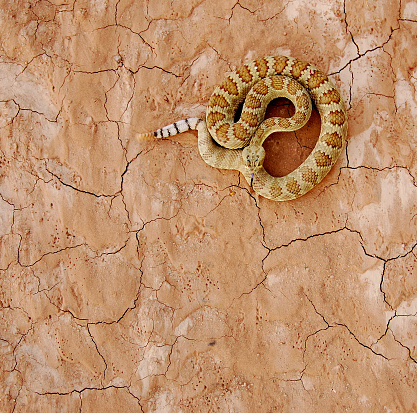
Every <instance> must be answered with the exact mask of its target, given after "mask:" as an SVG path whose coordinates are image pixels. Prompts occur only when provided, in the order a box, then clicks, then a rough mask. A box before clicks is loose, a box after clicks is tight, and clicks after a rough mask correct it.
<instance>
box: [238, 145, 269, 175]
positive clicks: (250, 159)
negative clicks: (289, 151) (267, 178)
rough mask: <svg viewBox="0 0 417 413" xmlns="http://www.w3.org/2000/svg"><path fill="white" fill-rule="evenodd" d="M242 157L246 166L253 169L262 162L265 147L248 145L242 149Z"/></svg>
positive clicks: (258, 166)
mask: <svg viewBox="0 0 417 413" xmlns="http://www.w3.org/2000/svg"><path fill="white" fill-rule="evenodd" d="M242 158H243V164H244V165H245V166H246V168H248V169H249V170H250V171H255V170H257V169H259V168H260V167H261V166H262V164H263V163H264V159H265V149H264V148H263V147H262V146H255V145H249V146H247V147H246V148H244V149H243V152H242Z"/></svg>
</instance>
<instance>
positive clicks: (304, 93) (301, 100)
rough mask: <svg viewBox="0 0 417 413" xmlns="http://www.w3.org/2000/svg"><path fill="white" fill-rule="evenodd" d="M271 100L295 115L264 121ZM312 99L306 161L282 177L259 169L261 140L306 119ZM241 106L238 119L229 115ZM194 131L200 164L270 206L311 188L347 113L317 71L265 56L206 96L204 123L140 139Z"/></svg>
mask: <svg viewBox="0 0 417 413" xmlns="http://www.w3.org/2000/svg"><path fill="white" fill-rule="evenodd" d="M277 97H285V98H287V99H289V100H290V101H291V102H292V103H293V104H294V106H295V108H296V112H295V114H294V115H293V116H292V117H291V118H280V117H275V118H268V119H264V118H265V110H266V107H267V105H268V104H269V103H270V102H271V100H273V99H275V98H277ZM311 99H312V100H313V102H314V104H315V106H316V108H317V110H318V112H319V114H320V118H321V130H320V135H319V138H318V140H317V143H316V145H315V147H314V149H313V151H312V152H311V153H310V155H309V156H308V157H307V159H306V160H305V161H304V162H303V163H302V164H301V165H300V166H299V167H298V168H296V169H295V170H294V171H292V172H291V173H289V174H288V175H286V176H283V177H273V176H271V175H270V174H269V173H268V172H267V171H266V170H265V169H264V167H263V161H264V157H265V150H264V148H263V147H262V144H263V142H264V141H265V139H266V138H267V137H268V136H269V135H270V134H271V133H273V132H279V131H293V130H296V129H299V128H301V127H302V126H303V125H304V124H305V123H306V122H307V121H308V119H309V117H310V113H311V108H312V103H311ZM242 102H244V103H243V108H242V113H241V115H240V119H239V120H238V121H237V122H235V121H234V117H235V113H236V111H237V110H238V108H239V105H241V104H242ZM188 130H197V131H198V148H199V152H200V154H201V157H202V158H203V159H204V161H205V162H206V163H208V164H209V165H211V166H213V167H215V168H221V169H235V170H238V171H240V172H241V173H242V174H243V176H244V177H245V178H246V180H247V181H248V183H249V184H250V186H251V187H252V188H253V190H254V191H255V192H257V193H258V194H259V195H261V196H263V197H265V198H269V199H272V200H274V201H285V200H290V199H295V198H298V197H300V196H302V195H304V194H305V193H307V192H308V191H309V190H310V189H312V188H313V187H315V186H316V185H317V184H318V183H319V182H320V181H321V180H322V179H323V178H324V177H325V176H326V174H327V173H328V172H329V171H330V169H331V168H332V166H333V165H334V164H335V162H336V160H337V158H338V157H339V155H340V153H341V151H342V148H343V144H344V141H345V138H346V133H347V114H346V109H345V105H344V103H343V100H342V98H341V96H340V93H339V92H338V90H337V89H336V87H335V86H334V85H333V83H332V82H331V81H330V80H329V79H328V77H327V76H326V75H325V74H323V73H322V72H321V71H320V70H319V69H317V68H316V67H314V66H313V65H311V64H309V63H307V62H304V61H302V60H299V59H297V58H293V57H287V56H269V57H263V58H260V59H257V60H254V61H252V62H249V63H246V64H245V65H243V66H241V67H239V68H238V69H236V70H235V71H233V72H232V73H230V74H229V75H228V76H227V77H226V78H225V79H224V80H223V82H222V83H221V84H220V85H219V86H217V87H216V88H215V90H214V92H213V94H212V95H211V97H210V100H209V103H208V106H207V113H206V121H204V120H202V119H199V118H188V119H184V120H180V121H178V122H175V123H173V124H171V125H168V126H165V127H163V128H161V129H158V130H157V131H155V132H153V133H143V134H139V139H141V138H149V137H155V138H167V137H169V136H172V135H176V134H177V133H182V132H185V131H188Z"/></svg>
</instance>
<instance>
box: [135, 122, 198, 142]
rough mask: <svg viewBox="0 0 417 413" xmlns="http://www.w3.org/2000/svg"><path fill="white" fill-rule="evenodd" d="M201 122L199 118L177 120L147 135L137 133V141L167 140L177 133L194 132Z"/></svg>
mask: <svg viewBox="0 0 417 413" xmlns="http://www.w3.org/2000/svg"><path fill="white" fill-rule="evenodd" d="M201 122H204V121H203V120H202V119H199V118H188V119H183V120H179V121H178V122H174V123H171V125H167V126H164V127H163V128H161V129H158V130H156V131H155V132H148V133H139V135H138V139H139V140H142V139H151V138H157V139H160V138H168V137H170V136H173V135H177V134H178V133H183V132H187V131H189V130H196V129H197V125H198V124H199V123H201Z"/></svg>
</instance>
